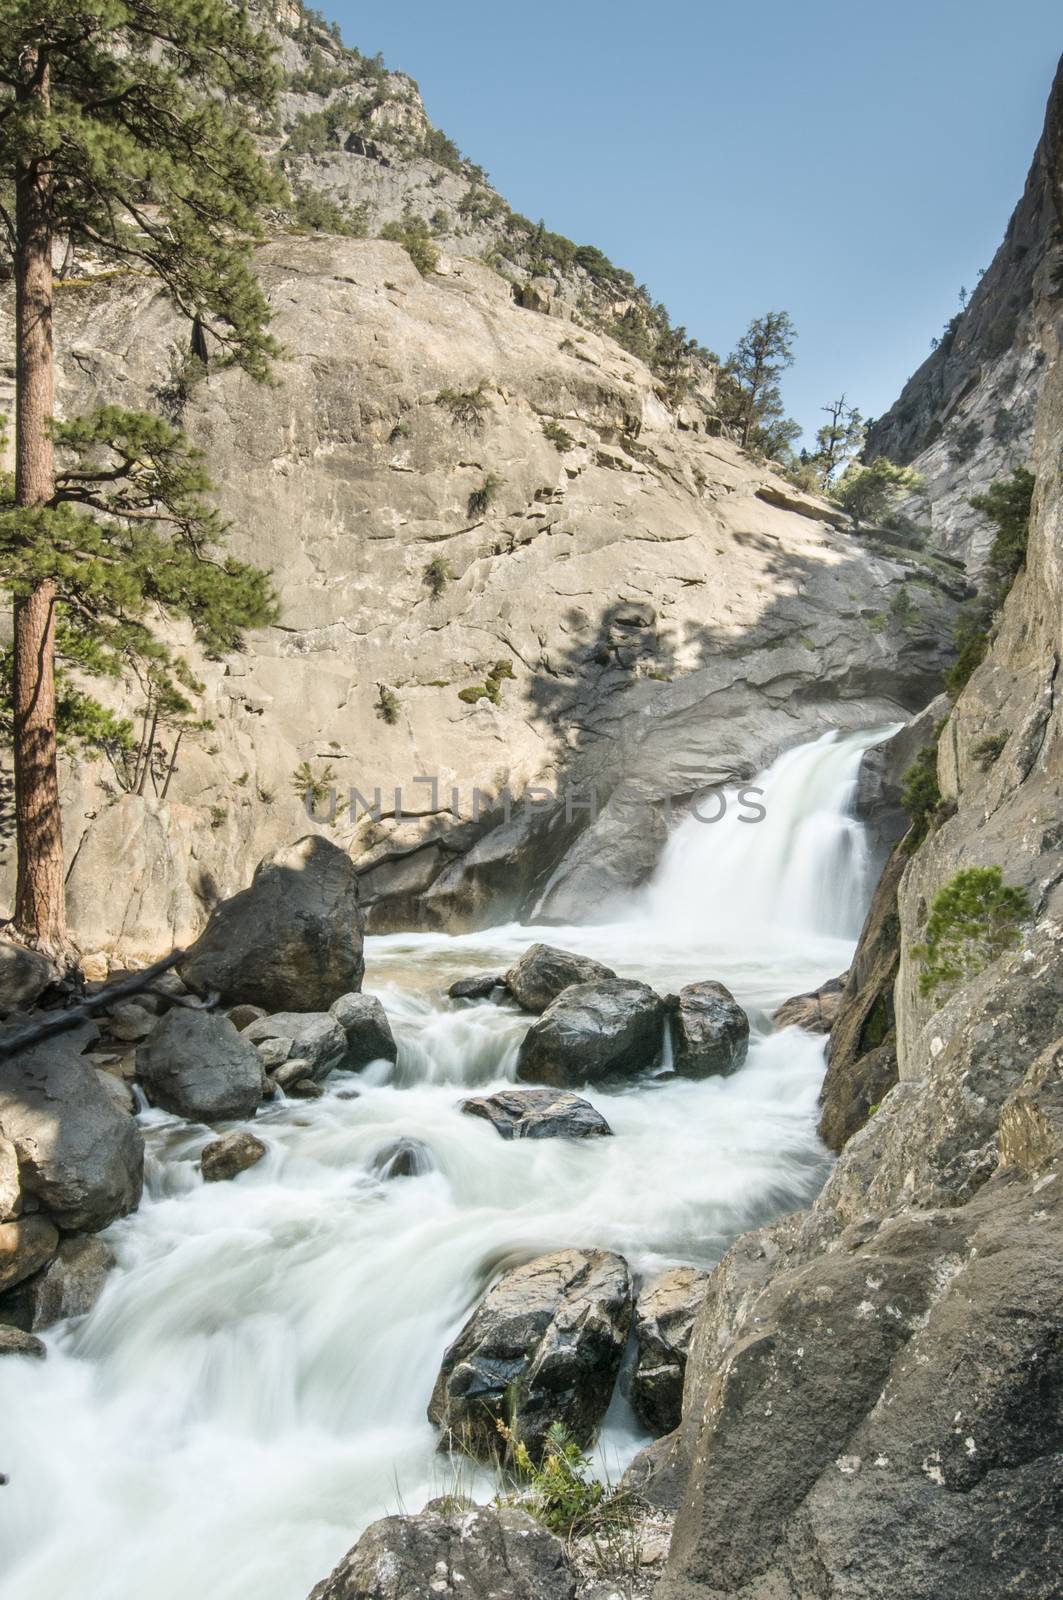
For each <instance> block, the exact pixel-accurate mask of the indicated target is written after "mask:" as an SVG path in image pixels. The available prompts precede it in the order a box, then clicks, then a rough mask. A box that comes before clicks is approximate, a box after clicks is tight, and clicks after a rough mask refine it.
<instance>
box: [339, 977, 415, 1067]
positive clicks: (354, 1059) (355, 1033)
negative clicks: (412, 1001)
mask: <svg viewBox="0 0 1063 1600" xmlns="http://www.w3.org/2000/svg"><path fill="white" fill-rule="evenodd" d="M329 1011H330V1013H331V1014H332V1016H333V1017H335V1019H336V1021H337V1022H338V1023H339V1025H340V1027H341V1028H342V1029H343V1031H344V1033H345V1034H346V1037H347V1056H346V1060H345V1062H344V1065H345V1066H346V1067H347V1068H349V1070H350V1071H352V1072H359V1071H360V1070H361V1068H362V1067H367V1066H368V1065H369V1063H370V1062H371V1061H397V1060H398V1055H399V1047H398V1045H397V1044H396V1043H395V1035H394V1034H393V1033H392V1031H391V1023H390V1022H389V1021H388V1018H387V1013H386V1011H385V1010H384V1007H383V1006H382V1005H381V1004H380V1001H379V1000H378V999H377V997H376V995H374V994H343V995H340V998H339V999H338V1000H334V1001H333V1003H332V1005H331V1006H330V1007H329Z"/></svg>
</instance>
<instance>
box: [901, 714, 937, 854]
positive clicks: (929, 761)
mask: <svg viewBox="0 0 1063 1600" xmlns="http://www.w3.org/2000/svg"><path fill="white" fill-rule="evenodd" d="M938 732H939V733H940V728H939V729H938ZM901 805H902V806H903V807H904V809H905V811H906V812H907V814H908V820H909V822H910V823H911V825H912V826H911V832H910V835H909V844H910V846H911V847H913V848H914V846H915V845H917V844H920V843H921V842H922V840H923V839H925V838H926V836H927V834H928V833H929V832H930V830H931V828H933V827H934V825H935V823H936V821H937V817H938V812H939V811H940V808H941V789H940V787H939V785H938V747H937V739H936V738H935V740H934V743H933V744H932V745H928V746H927V748H926V749H925V750H920V752H919V754H918V755H917V756H916V758H915V760H914V761H913V762H912V764H911V766H910V767H909V768H908V771H907V772H906V773H905V774H904V780H903V783H902V785H901Z"/></svg>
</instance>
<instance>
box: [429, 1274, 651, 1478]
mask: <svg viewBox="0 0 1063 1600" xmlns="http://www.w3.org/2000/svg"><path fill="white" fill-rule="evenodd" d="M632 1301H633V1295H632V1288H631V1276H630V1274H629V1272H628V1269H627V1263H626V1262H625V1261H624V1259H623V1257H622V1256H618V1255H613V1254H611V1253H609V1252H608V1251H605V1250H555V1251H553V1252H552V1253H551V1254H549V1255H544V1256H539V1257H537V1258H536V1260H534V1261H529V1262H527V1263H525V1265H523V1266H520V1267H514V1268H512V1269H511V1270H510V1271H509V1272H506V1273H504V1274H503V1275H502V1277H501V1278H499V1280H498V1282H497V1283H495V1284H494V1285H493V1287H492V1288H491V1289H490V1290H489V1291H488V1293H487V1295H486V1296H485V1297H484V1299H483V1300H482V1301H481V1302H480V1304H479V1305H478V1306H477V1308H476V1310H475V1311H474V1312H473V1314H472V1316H471V1317H470V1318H469V1320H468V1322H467V1323H466V1324H465V1326H464V1328H463V1329H462V1330H461V1332H460V1333H459V1335H458V1337H457V1339H455V1341H454V1343H453V1344H452V1345H451V1346H450V1348H449V1349H448V1350H447V1352H446V1354H445V1355H444V1357H443V1364H442V1367H441V1369H440V1373H439V1377H438V1378H437V1379H436V1384H435V1388H434V1389H433V1391H432V1398H431V1401H430V1403H429V1407H428V1415H429V1417H430V1419H431V1420H432V1421H433V1422H434V1423H436V1424H437V1425H438V1426H439V1427H440V1428H441V1429H442V1431H443V1438H442V1441H441V1444H442V1447H443V1448H446V1447H447V1446H448V1445H456V1446H459V1447H460V1448H461V1449H464V1450H468V1451H470V1452H471V1453H472V1454H473V1455H475V1456H477V1457H479V1458H480V1459H483V1460H493V1459H495V1458H496V1457H497V1456H498V1455H499V1454H500V1453H503V1452H504V1449H505V1446H504V1444H503V1441H502V1436H501V1435H500V1433H499V1431H498V1427H497V1424H498V1423H499V1422H501V1423H504V1424H507V1425H508V1426H510V1427H512V1429H513V1432H514V1435H515V1437H516V1439H518V1440H519V1441H520V1442H521V1443H522V1444H523V1445H525V1446H526V1448H527V1450H528V1453H529V1454H530V1456H531V1457H532V1459H533V1460H539V1459H541V1457H542V1454H543V1449H544V1444H545V1439H546V1434H547V1431H548V1429H549V1428H550V1425H551V1424H552V1423H554V1422H562V1423H564V1425H565V1427H566V1428H567V1429H568V1431H569V1433H570V1434H571V1435H572V1436H573V1438H574V1439H576V1441H577V1442H578V1443H579V1444H580V1445H581V1446H586V1445H589V1444H590V1443H591V1442H592V1440H593V1439H594V1437H595V1435H596V1433H597V1431H598V1426H599V1424H600V1422H601V1420H602V1417H603V1416H604V1415H605V1412H606V1408H607V1407H608V1405H609V1400H610V1396H611V1395H612V1392H613V1386H614V1384H615V1383H616V1377H617V1373H618V1371H619V1370H620V1359H621V1356H622V1355H623V1353H624V1344H625V1342H626V1340H627V1334H628V1328H629V1326H630V1323H631V1310H632Z"/></svg>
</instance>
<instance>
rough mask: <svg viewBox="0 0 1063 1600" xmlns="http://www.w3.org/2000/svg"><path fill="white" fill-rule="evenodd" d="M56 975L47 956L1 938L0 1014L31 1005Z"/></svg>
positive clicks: (53, 980)
mask: <svg viewBox="0 0 1063 1600" xmlns="http://www.w3.org/2000/svg"><path fill="white" fill-rule="evenodd" d="M56 976H57V974H56V970H55V968H54V967H53V966H52V963H51V962H50V961H49V960H48V958H47V956H42V955H41V954H40V952H39V951H37V950H26V949H24V948H23V946H22V945H20V944H14V943H12V941H11V940H10V939H0V1015H4V1016H6V1015H7V1014H8V1012H10V1011H22V1010H25V1009H26V1008H27V1007H29V1006H32V1005H33V1004H34V1002H35V1001H37V1000H39V999H40V997H41V995H42V994H43V993H44V991H45V989H47V987H48V985H49V984H50V983H54V982H55V980H56Z"/></svg>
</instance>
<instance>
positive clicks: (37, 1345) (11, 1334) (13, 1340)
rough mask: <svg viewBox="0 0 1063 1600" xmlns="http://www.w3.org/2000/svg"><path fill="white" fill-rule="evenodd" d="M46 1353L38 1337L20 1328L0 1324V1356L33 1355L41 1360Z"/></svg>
mask: <svg viewBox="0 0 1063 1600" xmlns="http://www.w3.org/2000/svg"><path fill="white" fill-rule="evenodd" d="M47 1354H48V1352H47V1350H46V1349H45V1347H44V1345H43V1344H42V1342H41V1340H40V1339H35V1338H34V1337H33V1335H32V1334H31V1333H23V1332H22V1329H21V1328H6V1327H4V1326H3V1324H0V1356H35V1357H36V1358H37V1360H38V1361H43V1360H44V1358H45V1356H46V1355H47Z"/></svg>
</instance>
